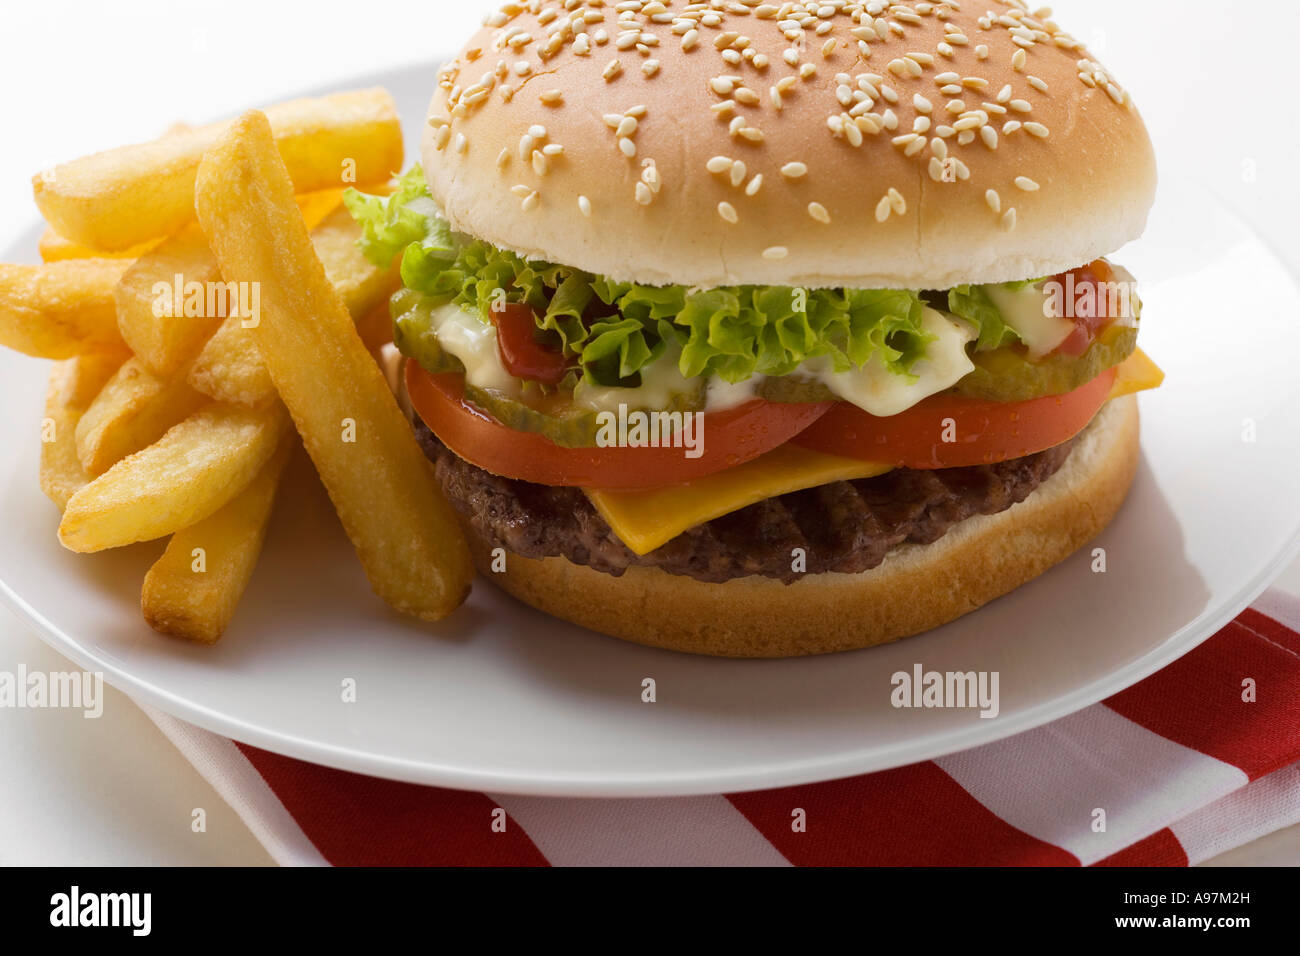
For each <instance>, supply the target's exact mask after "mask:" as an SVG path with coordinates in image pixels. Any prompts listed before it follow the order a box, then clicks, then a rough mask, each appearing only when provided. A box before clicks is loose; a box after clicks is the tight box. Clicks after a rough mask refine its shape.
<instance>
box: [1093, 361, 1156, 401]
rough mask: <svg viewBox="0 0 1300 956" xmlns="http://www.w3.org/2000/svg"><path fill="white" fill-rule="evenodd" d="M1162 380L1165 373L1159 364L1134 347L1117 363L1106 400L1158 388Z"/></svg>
mask: <svg viewBox="0 0 1300 956" xmlns="http://www.w3.org/2000/svg"><path fill="white" fill-rule="evenodd" d="M1164 380H1165V373H1164V372H1162V371H1161V370H1160V366H1158V365H1156V363H1155V362H1153V361H1151V359H1149V358H1147V354H1146V353H1145V352H1143V351H1142V350H1141V349H1134V350H1133V354H1132V355H1130V356H1129V357H1128V358H1126V359H1125V360H1124V361H1122V362H1120V363H1119V368H1118V369H1116V371H1115V384H1113V385H1112V386H1111V387H1110V394H1109V395H1107V396H1106V400H1107V401H1110V400H1111V399H1112V398H1119V397H1120V396H1121V395H1132V394H1133V393H1134V392H1144V391H1146V390H1147V389H1149V388H1159V387H1160V383H1161V382H1163V381H1164Z"/></svg>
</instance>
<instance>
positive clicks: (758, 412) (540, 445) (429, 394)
mask: <svg viewBox="0 0 1300 956" xmlns="http://www.w3.org/2000/svg"><path fill="white" fill-rule="evenodd" d="M406 390H407V393H408V394H409V395H410V396H411V404H412V405H413V406H414V408H415V410H416V412H417V413H419V415H420V417H421V418H422V419H424V423H425V424H426V425H428V426H429V428H431V429H432V430H433V433H434V434H435V435H437V436H438V438H439V439H440V440H441V441H442V442H443V444H445V445H446V446H447V447H448V448H450V449H451V450H452V451H453V452H455V453H456V454H457V455H459V456H460V457H461V458H463V459H465V460H466V461H468V462H471V463H472V464H475V465H478V466H479V467H480V468H483V469H485V470H487V471H490V472H492V473H493V474H496V475H503V476H505V477H507V478H519V479H522V480H524V481H532V482H536V483H537V484H541V485H573V486H578V487H583V488H601V489H607V490H611V491H613V490H618V489H628V488H654V487H659V486H662V485H671V484H677V483H679V482H683V481H691V480H692V479H695V478H702V477H704V476H705V475H711V474H714V473H715V472H719V471H722V470H723V469H726V468H732V467H734V466H736V465H740V464H743V463H744V462H747V461H750V460H751V459H754V458H757V457H758V456H759V455H762V454H764V453H766V452H769V451H771V450H772V449H773V448H776V447H777V446H778V445H783V444H785V443H786V442H787V441H789V440H790V439H791V438H793V437H794V436H795V435H797V434H799V433H800V432H801V431H803V430H804V429H805V428H807V427H808V426H809V425H811V424H812V423H813V422H815V421H817V419H819V418H821V416H822V415H824V414H826V413H827V412H828V411H829V410H830V409H831V407H832V406H833V405H834V404H835V403H833V402H823V403H819V404H800V405H796V404H783V403H780V402H765V401H763V400H761V399H758V400H755V401H752V402H747V403H746V404H744V405H740V406H737V407H736V408H731V409H728V410H726V411H722V412H709V413H708V414H706V415H705V416H704V418H703V420H702V422H701V423H700V425H699V426H698V427H699V428H700V429H701V431H700V432H699V434H701V435H702V437H703V439H704V440H703V443H702V444H703V449H702V452H703V453H702V454H701V455H700V456H699V457H698V458H688V457H687V456H686V449H684V448H667V447H661V448H627V447H613V448H599V447H596V448H565V447H563V446H561V445H557V444H555V443H554V442H552V441H549V440H547V439H546V438H543V437H542V436H541V435H538V434H535V433H533V432H522V431H516V430H515V429H513V428H509V427H508V426H506V425H503V424H502V423H501V422H499V421H497V420H496V419H495V418H493V417H492V416H491V415H489V414H488V413H487V412H485V411H483V410H482V409H480V408H478V407H477V406H475V405H473V404H471V403H469V402H467V401H465V398H464V390H465V382H464V376H463V375H461V374H459V373H443V374H440V375H430V374H429V373H428V372H426V371H425V370H424V369H423V368H422V367H421V366H420V365H419V363H417V362H407V363H406Z"/></svg>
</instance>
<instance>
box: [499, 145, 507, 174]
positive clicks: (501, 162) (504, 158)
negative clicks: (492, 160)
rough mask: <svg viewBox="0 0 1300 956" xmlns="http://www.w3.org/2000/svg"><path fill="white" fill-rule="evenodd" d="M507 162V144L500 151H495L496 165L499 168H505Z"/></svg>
mask: <svg viewBox="0 0 1300 956" xmlns="http://www.w3.org/2000/svg"><path fill="white" fill-rule="evenodd" d="M509 164H510V147H508V146H507V147H506V148H505V149H503V150H501V152H499V153H497V167H498V168H500V169H505V167H506V166H508V165H509Z"/></svg>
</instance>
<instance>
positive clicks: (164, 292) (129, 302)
mask: <svg viewBox="0 0 1300 956" xmlns="http://www.w3.org/2000/svg"><path fill="white" fill-rule="evenodd" d="M220 279H221V270H220V269H219V268H218V267H217V260H216V259H214V258H213V256H212V252H211V251H210V250H209V249H208V240H207V238H206V237H205V236H204V235H203V231H202V230H201V229H199V227H198V226H188V227H186V228H185V229H182V230H181V231H180V232H178V233H176V235H174V236H172V237H171V238H170V239H166V240H164V241H163V242H162V244H161V245H159V246H158V247H157V248H155V249H153V250H152V251H150V252H148V253H146V254H145V255H143V256H141V257H140V258H139V259H137V260H136V261H135V263H134V264H133V265H132V266H131V268H129V269H127V270H126V272H125V273H124V274H123V276H122V280H121V281H120V282H119V283H118V284H117V289H116V290H115V291H114V301H115V302H116V303H117V327H118V330H119V331H120V332H121V333H122V338H123V339H125V340H126V344H127V345H129V346H131V351H133V352H135V354H136V356H138V357H139V359H140V360H141V361H142V362H143V363H144V364H145V365H146V366H147V367H148V368H149V370H150V371H152V372H155V373H157V374H159V375H170V374H171V373H172V372H174V371H176V369H177V368H178V367H179V366H180V365H181V363H182V362H184V361H186V360H187V359H190V358H193V357H194V355H195V354H197V353H198V351H199V349H200V348H202V347H203V343H204V342H206V341H207V340H208V339H209V338H211V337H212V333H213V332H215V331H216V330H217V327H218V326H219V325H220V324H221V320H222V319H223V318H225V315H226V308H225V305H226V296H225V291H226V290H225V289H224V287H221V286H218V285H217V283H218V282H219V281H220Z"/></svg>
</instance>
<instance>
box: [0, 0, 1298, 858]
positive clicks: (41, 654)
mask: <svg viewBox="0 0 1300 956" xmlns="http://www.w3.org/2000/svg"><path fill="white" fill-rule="evenodd" d="M967 2H970V3H975V4H976V5H978V0H967ZM496 6H497V4H496V3H492V2H484V0H461V2H455V0H425V2H421V3H394V2H389V3H383V4H360V3H356V2H355V0H348V2H339V0H316V2H311V3H282V2H275V0H260V2H249V0H192V2H188V3H182V2H175V0H172V2H163V0H118V2H115V3H103V2H91V0H83V2H49V0H45V2H41V3H22V4H18V3H7V4H5V6H4V8H3V11H2V12H0V131H2V135H0V217H3V218H0V222H4V223H5V226H6V229H10V228H12V227H14V226H19V225H23V224H26V223H28V222H29V221H32V222H34V221H35V218H36V209H35V207H34V205H33V203H32V201H31V186H30V179H31V176H32V174H33V173H35V172H37V171H38V170H40V169H42V168H44V167H45V166H48V165H52V164H54V163H56V162H58V161H61V160H66V159H70V158H73V157H75V156H78V155H81V154H83V153H87V152H92V151H94V150H98V149H104V148H108V147H112V146H117V145H121V144H123V143H127V142H135V141H138V140H143V139H149V138H152V137H153V136H155V135H157V134H158V133H160V132H161V131H162V130H163V129H165V128H166V127H167V126H169V125H171V124H172V123H174V122H177V121H186V122H203V121H207V120H210V119H213V118H216V117H219V116H222V115H227V114H231V113H235V112H238V111H240V110H242V109H245V108H247V107H250V106H261V105H265V104H267V103H272V102H275V101H277V100H280V99H283V98H286V97H288V96H290V95H293V94H296V93H298V92H300V91H302V90H305V89H310V88H315V87H320V86H327V85H337V86H338V87H339V88H344V87H345V86H346V85H347V82H348V81H349V80H350V79H351V78H353V77H356V76H362V75H364V74H368V73H372V72H375V71H379V70H383V69H386V68H390V67H394V66H404V65H408V64H412V63H428V65H429V77H430V83H429V86H430V91H431V92H432V89H433V77H434V72H435V70H436V68H437V65H438V62H439V60H438V57H439V56H441V55H443V54H446V53H448V52H450V51H452V50H453V49H454V48H455V47H457V46H458V45H459V43H460V42H461V40H462V39H463V38H464V37H465V36H466V35H467V34H468V33H469V32H470V31H471V30H472V29H473V28H474V27H475V26H476V25H477V24H478V22H479V21H480V20H481V19H482V17H483V15H484V14H485V13H486V12H488V11H490V10H491V9H494V8H495V7H496ZM1054 9H1055V17H1056V19H1058V20H1059V21H1060V22H1061V23H1062V24H1063V25H1064V26H1065V27H1066V28H1067V29H1069V30H1071V31H1072V32H1073V33H1074V34H1075V35H1076V36H1078V37H1080V38H1081V39H1084V40H1086V41H1087V42H1088V43H1089V45H1090V46H1091V47H1092V49H1093V52H1094V54H1095V55H1096V56H1097V58H1098V59H1100V60H1102V62H1104V63H1106V64H1107V66H1108V67H1110V68H1111V69H1112V70H1113V71H1114V73H1115V74H1116V75H1117V76H1118V77H1119V79H1120V81H1121V82H1122V83H1124V84H1125V85H1126V86H1127V87H1128V88H1129V89H1130V90H1131V91H1132V92H1133V96H1134V98H1135V100H1136V101H1137V103H1138V105H1139V107H1140V108H1141V110H1142V112H1143V116H1144V118H1145V119H1146V122H1147V125H1148V127H1149V129H1150V130H1151V134H1152V137H1153V139H1154V140H1155V143H1156V152H1157V156H1158V158H1159V161H1160V164H1161V166H1162V168H1164V169H1169V168H1171V167H1173V166H1178V167H1180V168H1181V170H1182V171H1190V172H1191V173H1192V174H1193V175H1194V176H1196V177H1197V178H1198V179H1200V180H1201V181H1203V182H1205V183H1207V184H1208V185H1209V186H1210V188H1211V189H1212V190H1213V191H1214V192H1215V193H1216V194H1218V195H1219V196H1220V197H1221V198H1223V199H1224V200H1226V201H1227V202H1228V203H1229V204H1230V205H1232V206H1233V207H1234V208H1236V209H1237V210H1238V211H1239V213H1240V215H1241V216H1242V217H1243V218H1245V219H1246V220H1247V221H1249V222H1250V223H1251V224H1252V225H1253V226H1254V227H1255V228H1256V229H1257V230H1258V231H1259V232H1260V233H1261V234H1262V235H1263V236H1264V237H1265V238H1266V239H1267V240H1268V241H1269V242H1270V244H1271V245H1272V246H1273V247H1274V248H1275V249H1276V250H1277V251H1278V253H1279V255H1281V256H1282V257H1283V259H1284V260H1285V261H1286V262H1287V263H1288V264H1289V265H1290V266H1291V269H1292V272H1293V273H1296V272H1297V271H1298V270H1297V268H1296V266H1297V264H1300V229H1297V228H1296V225H1295V224H1296V217H1297V214H1298V213H1300V190H1297V188H1296V184H1295V175H1296V174H1295V170H1296V164H1297V162H1298V161H1300V150H1298V147H1300V127H1297V125H1296V124H1295V123H1294V122H1293V121H1292V119H1291V118H1290V117H1289V116H1288V111H1287V110H1286V108H1285V103H1286V101H1287V100H1289V98H1290V97H1291V94H1292V92H1293V91H1294V89H1295V83H1294V77H1295V64H1296V54H1295V51H1294V38H1295V37H1297V36H1300V4H1296V3H1294V2H1291V0H1272V2H1268V0H1257V2H1256V3H1253V4H1251V5H1250V6H1249V17H1248V19H1240V20H1238V19H1235V18H1234V16H1233V12H1232V7H1231V6H1230V5H1227V4H1224V3H1222V2H1217V3H1210V2H1193V0H1087V2H1084V0H1068V2H1062V3H1057V4H1055V5H1054ZM1236 12H1237V13H1238V14H1240V15H1242V16H1243V17H1244V16H1245V12H1246V11H1245V8H1244V7H1242V6H1238V7H1237V9H1236ZM1279 100H1281V104H1280V103H1279ZM1279 105H1282V109H1279ZM421 119H422V117H418V116H417V117H412V116H407V117H404V120H405V121H406V122H407V123H414V122H419V121H420V120H421ZM1279 120H1280V122H1279ZM34 256H35V250H32V253H31V258H33V259H34ZM1147 321H1160V322H1176V321H1177V316H1159V317H1157V316H1150V317H1148V318H1147ZM1297 321H1300V317H1297ZM1224 322H1225V326H1230V325H1231V322H1232V314H1231V302H1230V301H1228V302H1225V303H1224ZM1233 344H1234V343H1233V341H1232V339H1231V337H1230V336H1225V338H1224V340H1222V341H1218V342H1207V343H1206V348H1219V349H1223V350H1224V361H1226V362H1236V361H1240V362H1242V363H1243V374H1248V368H1247V366H1246V363H1248V361H1249V346H1250V343H1240V344H1241V345H1242V346H1244V348H1243V352H1242V354H1241V355H1240V356H1238V355H1235V354H1233V353H1232V352H1231V351H1229V349H1230V348H1231V346H1232V345H1233ZM33 480H35V476H33ZM0 533H3V529H0ZM1282 583H1283V584H1284V585H1285V586H1287V587H1289V588H1290V589H1291V590H1293V591H1296V592H1298V593H1300V564H1298V565H1296V566H1293V567H1292V568H1291V569H1290V570H1289V571H1288V572H1287V573H1286V575H1285V576H1284V579H1283V582H1282ZM20 664H26V665H27V667H29V668H30V669H40V670H46V671H50V670H60V669H66V663H65V662H64V661H63V659H62V658H60V657H59V656H58V655H57V654H55V653H54V652H52V651H50V650H49V649H47V648H46V647H45V646H44V645H43V644H41V643H40V642H39V641H38V640H37V639H36V638H35V637H34V636H32V635H31V633H30V632H29V631H28V630H27V629H26V628H25V626H24V625H22V624H21V623H20V622H18V621H17V620H16V619H14V618H13V617H12V615H10V614H9V613H8V611H0V670H6V671H14V670H16V669H17V668H18V667H19V665H20ZM105 693H106V695H107V701H106V707H105V714H104V716H103V717H102V718H100V719H98V720H85V719H83V718H82V717H81V716H80V714H79V713H75V712H60V711H0V768H3V770H2V771H0V864H14V863H33V864H37V863H63V864H111V863H118V864H131V863H162V864H181V863H208V864H250V863H269V862H270V861H269V858H268V857H267V855H266V853H265V852H264V851H263V850H262V849H261V847H260V846H259V845H258V844H257V843H256V841H255V840H254V839H253V838H252V836H251V835H250V834H249V833H248V832H247V830H245V829H244V827H243V825H242V824H241V823H240V822H239V820H238V818H237V817H235V815H234V814H233V813H232V812H231V811H230V810H229V808H227V807H226V806H225V804H224V803H223V802H222V801H221V799H220V798H219V797H218V796H217V795H216V793H215V792H214V791H213V790H212V789H211V788H210V787H209V786H208V785H207V784H206V783H205V782H204V781H203V780H202V778H201V777H199V775H198V774H197V773H196V772H195V771H194V770H193V768H192V767H191V766H190V765H189V764H188V762H186V761H185V760H184V759H183V758H182V757H181V756H180V755H179V754H178V753H177V752H176V751H175V750H174V749H172V747H171V745H170V744H169V743H168V742H167V741H166V740H165V739H164V738H163V737H162V735H161V734H160V733H159V732H158V731H157V730H156V729H155V728H154V726H153V724H152V723H151V722H150V721H149V720H148V719H147V718H146V717H145V716H144V715H143V714H142V713H141V712H140V711H139V710H138V709H137V708H135V706H134V705H133V704H132V703H131V702H130V701H129V700H128V699H127V698H125V697H124V696H122V695H121V694H119V693H117V692H115V691H112V690H111V689H110V688H105ZM194 808H203V809H204V810H206V812H207V832H206V833H204V834H195V833H192V832H191V828H190V820H191V812H192V810H193V809H194ZM1245 861H1249V862H1261V863H1280V862H1288V863H1292V864H1295V863H1300V828H1292V830H1291V831H1287V832H1284V833H1283V834H1280V835H1277V836H1275V837H1273V838H1271V839H1269V840H1265V841H1261V842H1260V843H1259V844H1256V845H1255V846H1253V847H1251V848H1247V849H1244V850H1241V851H1236V852H1235V853H1233V854H1228V855H1227V857H1226V858H1224V859H1223V861H1222V862H1245Z"/></svg>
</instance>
